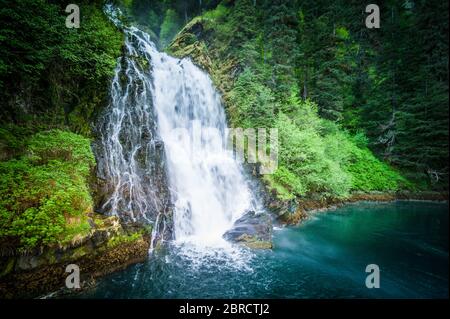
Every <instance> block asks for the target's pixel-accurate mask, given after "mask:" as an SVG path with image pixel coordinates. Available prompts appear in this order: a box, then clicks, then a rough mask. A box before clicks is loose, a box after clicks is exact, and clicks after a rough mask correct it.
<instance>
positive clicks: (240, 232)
mask: <svg viewBox="0 0 450 319" xmlns="http://www.w3.org/2000/svg"><path fill="white" fill-rule="evenodd" d="M223 238H225V239H226V240H228V241H230V242H234V243H237V244H241V245H244V246H247V247H249V248H254V249H271V248H272V219H271V217H270V216H269V215H268V214H265V213H260V214H256V213H255V212H254V211H249V212H247V213H245V214H244V215H243V216H242V217H241V218H239V219H238V220H236V221H235V222H234V225H233V227H232V228H231V229H230V230H228V231H227V232H226V233H225V234H224V235H223Z"/></svg>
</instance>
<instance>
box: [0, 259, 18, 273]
mask: <svg viewBox="0 0 450 319" xmlns="http://www.w3.org/2000/svg"><path fill="white" fill-rule="evenodd" d="M14 264H15V258H14V257H10V258H8V259H7V260H6V263H5V264H4V265H2V268H1V269H0V271H1V272H0V278H1V277H3V276H6V275H7V274H9V273H10V272H11V271H12V270H13V269H14Z"/></svg>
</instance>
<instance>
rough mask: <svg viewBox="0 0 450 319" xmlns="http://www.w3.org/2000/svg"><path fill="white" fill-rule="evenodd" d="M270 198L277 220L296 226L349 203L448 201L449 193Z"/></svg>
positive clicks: (268, 199) (269, 205)
mask: <svg viewBox="0 0 450 319" xmlns="http://www.w3.org/2000/svg"><path fill="white" fill-rule="evenodd" d="M273 197H274V196H268V197H267V198H266V205H267V207H268V208H269V209H270V210H271V211H272V212H273V213H274V214H275V216H276V220H277V221H278V222H280V223H281V224H284V225H296V224H298V223H301V222H302V221H303V220H305V219H307V218H308V214H309V213H312V212H317V211H326V210H330V209H335V208H337V207H341V206H343V205H346V204H349V203H355V202H360V201H373V202H391V201H396V200H420V201H426V200H429V201H448V193H443V192H431V191H430V192H407V191H402V192H372V193H362V192H361V193H353V194H352V195H351V196H350V197H348V198H342V199H341V198H326V197H319V196H318V197H317V198H313V197H312V198H304V199H297V200H292V201H281V200H277V199H274V198H273Z"/></svg>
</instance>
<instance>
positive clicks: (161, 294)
mask: <svg viewBox="0 0 450 319" xmlns="http://www.w3.org/2000/svg"><path fill="white" fill-rule="evenodd" d="M274 244H275V248H274V249H273V250H272V251H269V250H268V251H252V250H248V249H245V248H239V247H233V246H228V247H226V248H216V249H213V248H207V247H196V246H195V245H190V244H189V243H184V244H172V245H169V246H167V247H165V248H164V249H162V250H160V251H158V253H156V255H154V256H151V257H150V258H149V260H148V261H147V262H146V263H143V264H139V265H135V266H131V267H129V268H127V269H126V270H124V271H122V272H118V273H115V274H112V275H110V276H107V277H105V278H104V279H102V280H100V281H99V284H98V287H97V288H96V289H95V290H92V291H90V292H88V293H86V294H85V295H83V297H95V298H437V297H439V298H448V255H449V254H448V204H439V203H431V202H430V203H428V202H395V203H359V204H352V205H348V206H346V207H343V208H340V209H337V210H335V211H333V212H328V213H317V214H315V215H314V218H313V219H311V220H309V221H307V222H306V223H304V224H302V225H301V226H298V227H285V228H281V229H279V230H277V231H275V232H274ZM370 263H376V264H378V265H379V266H380V269H381V288H380V289H367V288H366V287H365V284H364V283H365V278H366V275H367V273H365V267H366V265H367V264H370Z"/></svg>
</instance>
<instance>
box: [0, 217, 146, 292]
mask: <svg viewBox="0 0 450 319" xmlns="http://www.w3.org/2000/svg"><path fill="white" fill-rule="evenodd" d="M149 248H150V236H149V231H148V230H147V229H144V228H142V227H137V226H135V225H134V226H133V227H123V226H122V225H121V224H120V223H119V219H118V218H117V217H108V218H105V220H104V223H103V227H101V228H95V229H93V230H92V231H91V232H90V233H89V234H88V235H86V237H84V238H80V239H79V240H78V241H77V242H74V243H72V244H70V245H66V246H63V247H46V248H44V249H42V250H40V251H33V252H26V253H25V252H22V253H19V252H15V251H13V252H8V251H2V256H0V299H12V298H15V299H17V298H20V299H22V298H36V297H39V296H45V295H46V294H48V293H50V292H55V291H57V293H55V295H60V294H73V293H76V292H79V291H83V290H84V289H88V288H89V287H91V286H92V285H93V284H94V283H95V279H96V278H98V277H100V276H104V275H106V274H109V273H112V272H115V271H118V270H122V269H124V268H126V267H128V266H129V265H131V264H135V263H139V262H143V261H145V260H146V259H147V258H148V251H149ZM70 264H75V265H77V266H78V267H79V274H80V288H73V289H68V288H66V286H65V282H66V278H67V277H68V276H69V275H70V272H66V267H67V266H68V265H70Z"/></svg>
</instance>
